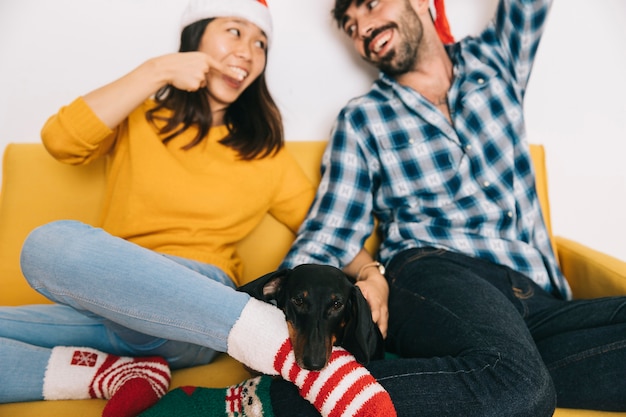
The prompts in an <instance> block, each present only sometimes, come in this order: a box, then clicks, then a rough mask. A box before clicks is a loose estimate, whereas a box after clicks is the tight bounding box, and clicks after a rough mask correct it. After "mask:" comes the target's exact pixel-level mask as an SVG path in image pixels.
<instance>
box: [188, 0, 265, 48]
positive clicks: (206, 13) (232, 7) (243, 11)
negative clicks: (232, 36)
mask: <svg viewBox="0 0 626 417" xmlns="http://www.w3.org/2000/svg"><path fill="white" fill-rule="evenodd" d="M214 17H241V18H243V19H246V20H248V21H250V22H252V23H254V24H255V25H257V26H258V27H259V29H261V30H262V31H263V32H264V33H265V36H267V43H268V45H269V44H270V43H271V42H270V40H271V37H272V18H271V16H270V12H269V9H268V7H267V3H266V1H265V0H190V1H189V4H188V5H187V9H185V12H184V13H183V17H182V19H181V26H182V27H183V28H184V27H185V26H188V25H190V24H192V23H195V22H197V21H199V20H204V19H210V18H214Z"/></svg>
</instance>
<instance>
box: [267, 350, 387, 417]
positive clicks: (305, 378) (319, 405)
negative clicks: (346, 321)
mask: <svg viewBox="0 0 626 417" xmlns="http://www.w3.org/2000/svg"><path fill="white" fill-rule="evenodd" d="M274 366H275V368H276V369H277V370H279V372H280V374H281V375H282V377H283V378H285V379H286V380H288V381H291V382H292V383H294V384H295V385H296V386H297V387H298V390H299V392H300V395H302V396H303V397H304V398H306V399H307V400H308V401H309V402H310V403H311V404H313V406H314V407H315V408H316V409H317V410H318V411H319V412H320V414H321V415H322V416H324V417H356V416H359V417H394V416H395V415H396V411H395V408H394V406H393V403H392V401H391V397H390V396H389V394H388V393H387V391H385V389H384V388H383V387H382V386H381V385H380V384H379V383H378V382H377V381H376V379H374V377H373V376H372V375H371V374H370V373H369V371H368V370H367V369H365V367H363V366H362V365H361V364H359V363H358V362H357V360H356V359H355V358H354V356H352V355H351V354H350V353H349V352H348V351H346V350H345V349H343V348H340V347H334V348H333V352H332V354H331V356H330V360H329V361H328V365H327V366H326V367H325V368H324V369H322V370H321V371H308V370H306V369H302V368H300V367H299V366H298V365H297V364H296V360H295V356H294V353H293V348H292V346H291V341H290V340H289V339H287V340H286V341H285V343H284V344H283V346H282V347H281V349H280V351H279V352H278V354H277V355H276V360H275V363H274Z"/></svg>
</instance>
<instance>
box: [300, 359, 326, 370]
mask: <svg viewBox="0 0 626 417" xmlns="http://www.w3.org/2000/svg"><path fill="white" fill-rule="evenodd" d="M302 361H303V363H302V365H301V366H302V367H303V368H304V369H308V370H309V371H321V370H322V369H324V367H326V358H325V357H322V358H317V357H307V356H305V357H303V358H302Z"/></svg>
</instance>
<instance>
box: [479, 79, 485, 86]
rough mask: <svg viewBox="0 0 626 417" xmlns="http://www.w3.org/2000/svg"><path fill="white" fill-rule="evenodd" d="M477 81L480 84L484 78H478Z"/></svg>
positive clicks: (483, 81)
mask: <svg viewBox="0 0 626 417" xmlns="http://www.w3.org/2000/svg"><path fill="white" fill-rule="evenodd" d="M477 81H478V84H481V85H482V84H484V83H485V79H484V78H479V79H478V80H477Z"/></svg>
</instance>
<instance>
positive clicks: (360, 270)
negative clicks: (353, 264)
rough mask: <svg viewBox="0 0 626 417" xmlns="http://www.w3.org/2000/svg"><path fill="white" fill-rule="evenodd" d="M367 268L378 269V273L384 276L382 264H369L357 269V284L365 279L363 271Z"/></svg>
mask: <svg viewBox="0 0 626 417" xmlns="http://www.w3.org/2000/svg"><path fill="white" fill-rule="evenodd" d="M369 268H376V269H378V272H380V274H381V275H385V266H384V265H383V264H381V263H380V262H378V261H375V262H370V263H367V264H365V265H363V266H362V267H361V268H359V272H358V273H357V274H356V281H357V282H359V281H363V280H365V279H366V277H365V271H366V270H367V269H369Z"/></svg>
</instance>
